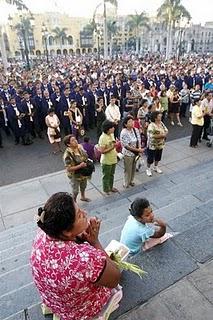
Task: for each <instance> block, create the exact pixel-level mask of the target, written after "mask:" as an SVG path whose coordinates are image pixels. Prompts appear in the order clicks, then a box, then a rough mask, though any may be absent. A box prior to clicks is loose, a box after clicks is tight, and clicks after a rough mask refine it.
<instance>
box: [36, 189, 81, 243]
mask: <svg viewBox="0 0 213 320" xmlns="http://www.w3.org/2000/svg"><path fill="white" fill-rule="evenodd" d="M38 216H39V217H41V219H40V220H38V222H37V225H38V226H39V228H41V229H42V230H43V231H44V232H45V233H46V234H47V235H48V236H50V237H53V238H56V239H60V238H61V235H62V233H63V231H68V230H71V229H72V227H73V225H74V222H75V203H74V200H73V197H72V196H71V195H70V194H69V193H67V192H58V193H55V194H53V195H52V196H51V197H50V198H49V199H48V200H47V202H46V203H45V205H44V208H39V209H38Z"/></svg>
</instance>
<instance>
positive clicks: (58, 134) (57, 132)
mask: <svg viewBox="0 0 213 320" xmlns="http://www.w3.org/2000/svg"><path fill="white" fill-rule="evenodd" d="M54 138H55V139H59V138H61V133H60V131H59V130H58V129H57V128H55V134H54Z"/></svg>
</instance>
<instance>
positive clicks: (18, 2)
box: [5, 0, 30, 11]
mask: <svg viewBox="0 0 213 320" xmlns="http://www.w3.org/2000/svg"><path fill="white" fill-rule="evenodd" d="M5 2H6V3H8V4H11V5H14V6H16V7H17V9H20V10H23V9H24V10H27V11H30V10H29V8H28V7H27V6H26V4H25V3H24V2H23V1H22V0H5Z"/></svg>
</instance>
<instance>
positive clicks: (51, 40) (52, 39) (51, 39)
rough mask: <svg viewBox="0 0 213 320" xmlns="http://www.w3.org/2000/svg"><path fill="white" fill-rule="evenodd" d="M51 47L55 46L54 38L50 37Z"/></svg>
mask: <svg viewBox="0 0 213 320" xmlns="http://www.w3.org/2000/svg"><path fill="white" fill-rule="evenodd" d="M49 45H50V46H53V45H54V38H53V36H50V37H49Z"/></svg>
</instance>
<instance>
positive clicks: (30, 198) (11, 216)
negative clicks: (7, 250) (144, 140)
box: [0, 137, 213, 231]
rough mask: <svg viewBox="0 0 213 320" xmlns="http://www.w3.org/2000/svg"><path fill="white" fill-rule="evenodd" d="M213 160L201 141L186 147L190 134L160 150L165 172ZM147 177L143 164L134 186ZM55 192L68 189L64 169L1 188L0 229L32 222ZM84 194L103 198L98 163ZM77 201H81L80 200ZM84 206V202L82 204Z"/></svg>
mask: <svg viewBox="0 0 213 320" xmlns="http://www.w3.org/2000/svg"><path fill="white" fill-rule="evenodd" d="M211 159H213V149H212V148H208V147H207V146H206V145H205V143H204V142H203V143H202V144H200V146H199V148H197V149H193V148H190V147H189V137H186V138H182V139H178V140H173V141H170V142H168V143H167V144H166V147H165V150H164V152H163V159H162V162H161V168H162V170H163V172H164V173H167V174H169V173H172V172H176V171H180V170H181V169H186V168H189V167H192V166H194V165H196V164H199V163H200V164H202V162H203V161H204V162H205V161H209V160H211ZM156 176H157V174H153V177H151V178H150V177H147V176H146V174H145V167H143V168H142V169H141V172H139V173H136V178H135V182H136V185H139V184H143V183H145V182H147V181H150V180H153V179H155V178H156ZM115 187H117V188H118V189H119V191H120V192H121V193H122V191H123V163H122V162H120V163H119V164H118V165H117V168H116V174H115ZM58 191H68V192H69V191H71V188H70V185H69V181H68V179H67V177H66V174H65V172H64V171H58V172H55V173H52V174H48V175H43V176H40V177H37V178H33V179H30V180H26V181H22V182H18V183H14V184H10V185H7V186H4V187H0V231H2V230H5V229H8V228H10V227H14V226H16V225H19V224H23V223H26V222H29V221H32V217H33V216H34V214H36V212H37V208H38V207H39V206H41V205H43V204H44V203H45V201H46V200H47V199H48V197H49V196H50V195H51V194H53V193H55V192H58ZM87 196H88V197H89V198H91V199H92V200H93V201H94V200H96V199H102V198H103V197H104V195H103V194H102V189H101V168H100V165H97V167H96V171H95V172H94V174H93V176H92V180H91V181H90V182H89V183H88V188H87ZM79 202H80V201H79ZM81 205H82V206H84V207H85V208H86V206H87V204H85V203H81Z"/></svg>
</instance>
